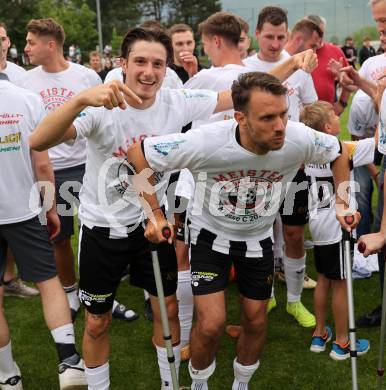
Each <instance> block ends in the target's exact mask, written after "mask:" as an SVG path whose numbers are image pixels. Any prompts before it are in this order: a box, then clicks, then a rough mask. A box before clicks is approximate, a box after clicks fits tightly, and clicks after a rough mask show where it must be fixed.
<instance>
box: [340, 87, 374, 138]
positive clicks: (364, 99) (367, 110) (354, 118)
mask: <svg viewBox="0 0 386 390" xmlns="http://www.w3.org/2000/svg"><path fill="white" fill-rule="evenodd" d="M378 120H379V119H378V115H377V113H376V112H375V109H374V102H373V99H371V97H370V96H369V95H367V94H366V93H364V92H363V91H358V92H357V93H356V94H355V96H354V98H353V100H352V102H351V107H350V113H349V117H348V123H347V127H348V130H349V132H350V134H352V135H355V136H357V137H359V138H369V137H374V134H375V129H376V127H377V125H378Z"/></svg>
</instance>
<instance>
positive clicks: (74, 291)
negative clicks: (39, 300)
mask: <svg viewBox="0 0 386 390" xmlns="http://www.w3.org/2000/svg"><path fill="white" fill-rule="evenodd" d="M63 290H64V291H65V292H66V296H67V300H68V304H69V305H70V309H73V310H75V311H78V310H79V307H80V303H79V297H78V286H77V284H76V283H75V284H73V285H72V286H68V287H65V286H63Z"/></svg>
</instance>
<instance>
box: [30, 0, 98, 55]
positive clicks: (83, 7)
mask: <svg viewBox="0 0 386 390" xmlns="http://www.w3.org/2000/svg"><path fill="white" fill-rule="evenodd" d="M38 9H39V12H40V15H42V16H40V17H42V18H54V19H55V20H57V21H58V22H59V23H60V24H61V25H62V26H63V28H64V31H65V32H66V42H65V46H66V47H67V46H69V45H71V44H72V43H75V44H76V45H77V46H78V47H80V48H81V50H82V51H90V50H95V47H96V45H97V44H98V33H97V30H96V15H95V12H94V11H93V10H91V9H90V7H89V6H88V5H87V3H86V2H85V1H82V0H79V1H75V0H74V1H66V2H63V1H60V0H40V1H39V4H38Z"/></svg>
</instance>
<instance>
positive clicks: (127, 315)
mask: <svg viewBox="0 0 386 390" xmlns="http://www.w3.org/2000/svg"><path fill="white" fill-rule="evenodd" d="M138 317H139V315H138V314H137V313H136V312H135V311H134V310H131V309H128V308H127V307H126V306H125V305H122V304H119V305H117V306H116V308H115V309H114V310H113V318H116V319H118V320H124V321H127V322H131V321H134V320H136V319H137V318H138Z"/></svg>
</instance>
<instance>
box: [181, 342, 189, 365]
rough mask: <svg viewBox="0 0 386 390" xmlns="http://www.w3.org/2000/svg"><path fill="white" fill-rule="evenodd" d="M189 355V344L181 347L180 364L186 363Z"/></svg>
mask: <svg viewBox="0 0 386 390" xmlns="http://www.w3.org/2000/svg"><path fill="white" fill-rule="evenodd" d="M190 356H191V353H190V346H189V344H186V345H184V346H183V347H181V362H186V361H187V360H189V359H190Z"/></svg>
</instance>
